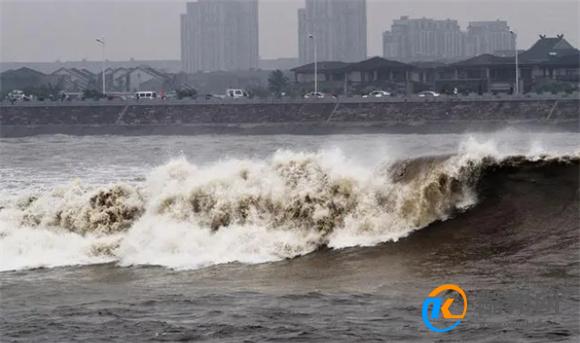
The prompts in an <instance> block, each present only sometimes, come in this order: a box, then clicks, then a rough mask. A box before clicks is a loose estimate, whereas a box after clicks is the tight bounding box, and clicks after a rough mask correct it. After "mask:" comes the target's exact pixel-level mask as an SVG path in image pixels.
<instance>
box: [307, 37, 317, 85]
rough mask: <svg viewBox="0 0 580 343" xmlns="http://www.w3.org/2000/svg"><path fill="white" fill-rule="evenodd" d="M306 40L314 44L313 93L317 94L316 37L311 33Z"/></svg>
mask: <svg viewBox="0 0 580 343" xmlns="http://www.w3.org/2000/svg"><path fill="white" fill-rule="evenodd" d="M308 38H310V39H312V42H313V43H314V93H318V55H317V50H318V49H317V46H316V37H315V36H314V35H313V34H312V33H311V34H309V35H308Z"/></svg>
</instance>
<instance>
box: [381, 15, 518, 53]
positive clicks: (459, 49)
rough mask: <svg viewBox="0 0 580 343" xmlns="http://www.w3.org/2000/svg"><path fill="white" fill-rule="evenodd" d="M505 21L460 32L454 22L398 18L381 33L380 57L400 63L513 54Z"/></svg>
mask: <svg viewBox="0 0 580 343" xmlns="http://www.w3.org/2000/svg"><path fill="white" fill-rule="evenodd" d="M514 38H515V37H514V36H513V34H512V33H511V31H510V27H509V26H508V24H507V22H506V21H501V20H496V21H477V22H470V23H469V26H468V27H467V31H465V32H464V31H462V30H461V27H460V26H459V24H458V22H457V20H451V19H446V20H436V19H430V18H416V19H414V18H409V17H407V16H404V17H401V18H400V19H396V20H394V21H393V24H392V26H391V30H390V31H385V32H384V33H383V56H384V57H385V58H388V59H393V60H397V61H402V62H424V61H445V62H451V61H457V60H460V59H463V58H468V57H473V56H477V55H481V54H497V53H501V54H502V55H503V54H505V52H506V51H512V56H513V53H515V52H513V51H514V44H515V40H514Z"/></svg>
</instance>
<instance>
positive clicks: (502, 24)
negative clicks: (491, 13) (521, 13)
mask: <svg viewBox="0 0 580 343" xmlns="http://www.w3.org/2000/svg"><path fill="white" fill-rule="evenodd" d="M514 49H515V37H514V35H513V34H512V33H511V31H510V27H509V26H508V23H507V22H506V21H503V20H496V21H472V22H470V23H469V26H468V27H467V35H466V44H465V50H466V56H478V55H481V54H497V52H501V51H513V50H514Z"/></svg>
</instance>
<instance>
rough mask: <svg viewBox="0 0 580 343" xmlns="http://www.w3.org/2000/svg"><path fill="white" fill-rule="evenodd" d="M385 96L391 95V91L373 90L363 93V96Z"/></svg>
mask: <svg viewBox="0 0 580 343" xmlns="http://www.w3.org/2000/svg"><path fill="white" fill-rule="evenodd" d="M387 96H391V93H389V92H386V91H382V90H374V91H372V92H370V93H369V94H365V95H363V98H384V97H387Z"/></svg>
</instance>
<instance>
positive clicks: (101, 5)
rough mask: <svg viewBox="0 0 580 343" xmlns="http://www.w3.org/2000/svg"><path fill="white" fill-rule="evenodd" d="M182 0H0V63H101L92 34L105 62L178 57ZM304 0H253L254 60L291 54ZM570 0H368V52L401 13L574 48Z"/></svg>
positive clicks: (574, 9)
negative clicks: (500, 23)
mask: <svg viewBox="0 0 580 343" xmlns="http://www.w3.org/2000/svg"><path fill="white" fill-rule="evenodd" d="M186 2H187V1H181V0H180V1H177V0H175V1H173V0H168V1H135V0H123V1H94V0H93V1H90V0H68V1H65V0H58V1H51V0H37V1H27V0H19V1H13V0H10V1H9V0H0V61H2V62H44V61H46V62H53V61H56V60H61V61H73V60H82V59H88V60H100V59H101V50H100V47H99V46H98V45H97V44H96V42H95V38H97V37H101V36H104V37H105V39H106V41H107V59H109V60H128V59H130V58H135V59H147V60H154V59H172V60H177V59H179V58H180V25H179V16H180V14H181V13H184V12H185V3H186ZM303 6H304V1H303V0H260V2H259V12H260V18H259V23H260V37H259V38H260V57H261V58H262V59H271V58H283V57H297V56H298V27H297V25H298V18H297V11H298V9H299V8H301V7H303ZM579 10H580V9H579V4H578V1H575V0H543V1H535V0H531V1H530V0H503V1H496V0H483V1H482V0H448V1H438V0H367V18H368V30H367V32H368V37H367V42H368V44H367V45H368V55H369V56H375V55H378V56H380V55H381V54H382V33H383V31H385V30H387V29H388V28H389V27H390V25H391V23H392V21H393V19H397V18H399V17H400V16H403V15H408V16H411V17H430V18H435V19H447V18H451V19H457V20H458V21H459V24H460V25H461V27H462V28H463V29H464V28H465V27H466V26H467V24H468V22H469V21H477V20H496V19H502V20H506V21H507V22H508V24H509V25H510V26H511V28H512V29H514V30H515V31H516V32H518V37H519V39H518V47H519V48H520V49H526V48H528V47H530V45H531V44H533V43H534V42H535V41H536V40H537V38H538V35H539V34H546V35H548V36H555V35H556V34H559V33H563V34H564V36H565V38H566V39H567V40H568V41H569V42H570V43H571V44H572V45H574V46H576V47H578V46H579V45H580V44H579V41H580V26H579V25H580V24H579V21H580V20H579V19H580V13H579Z"/></svg>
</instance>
